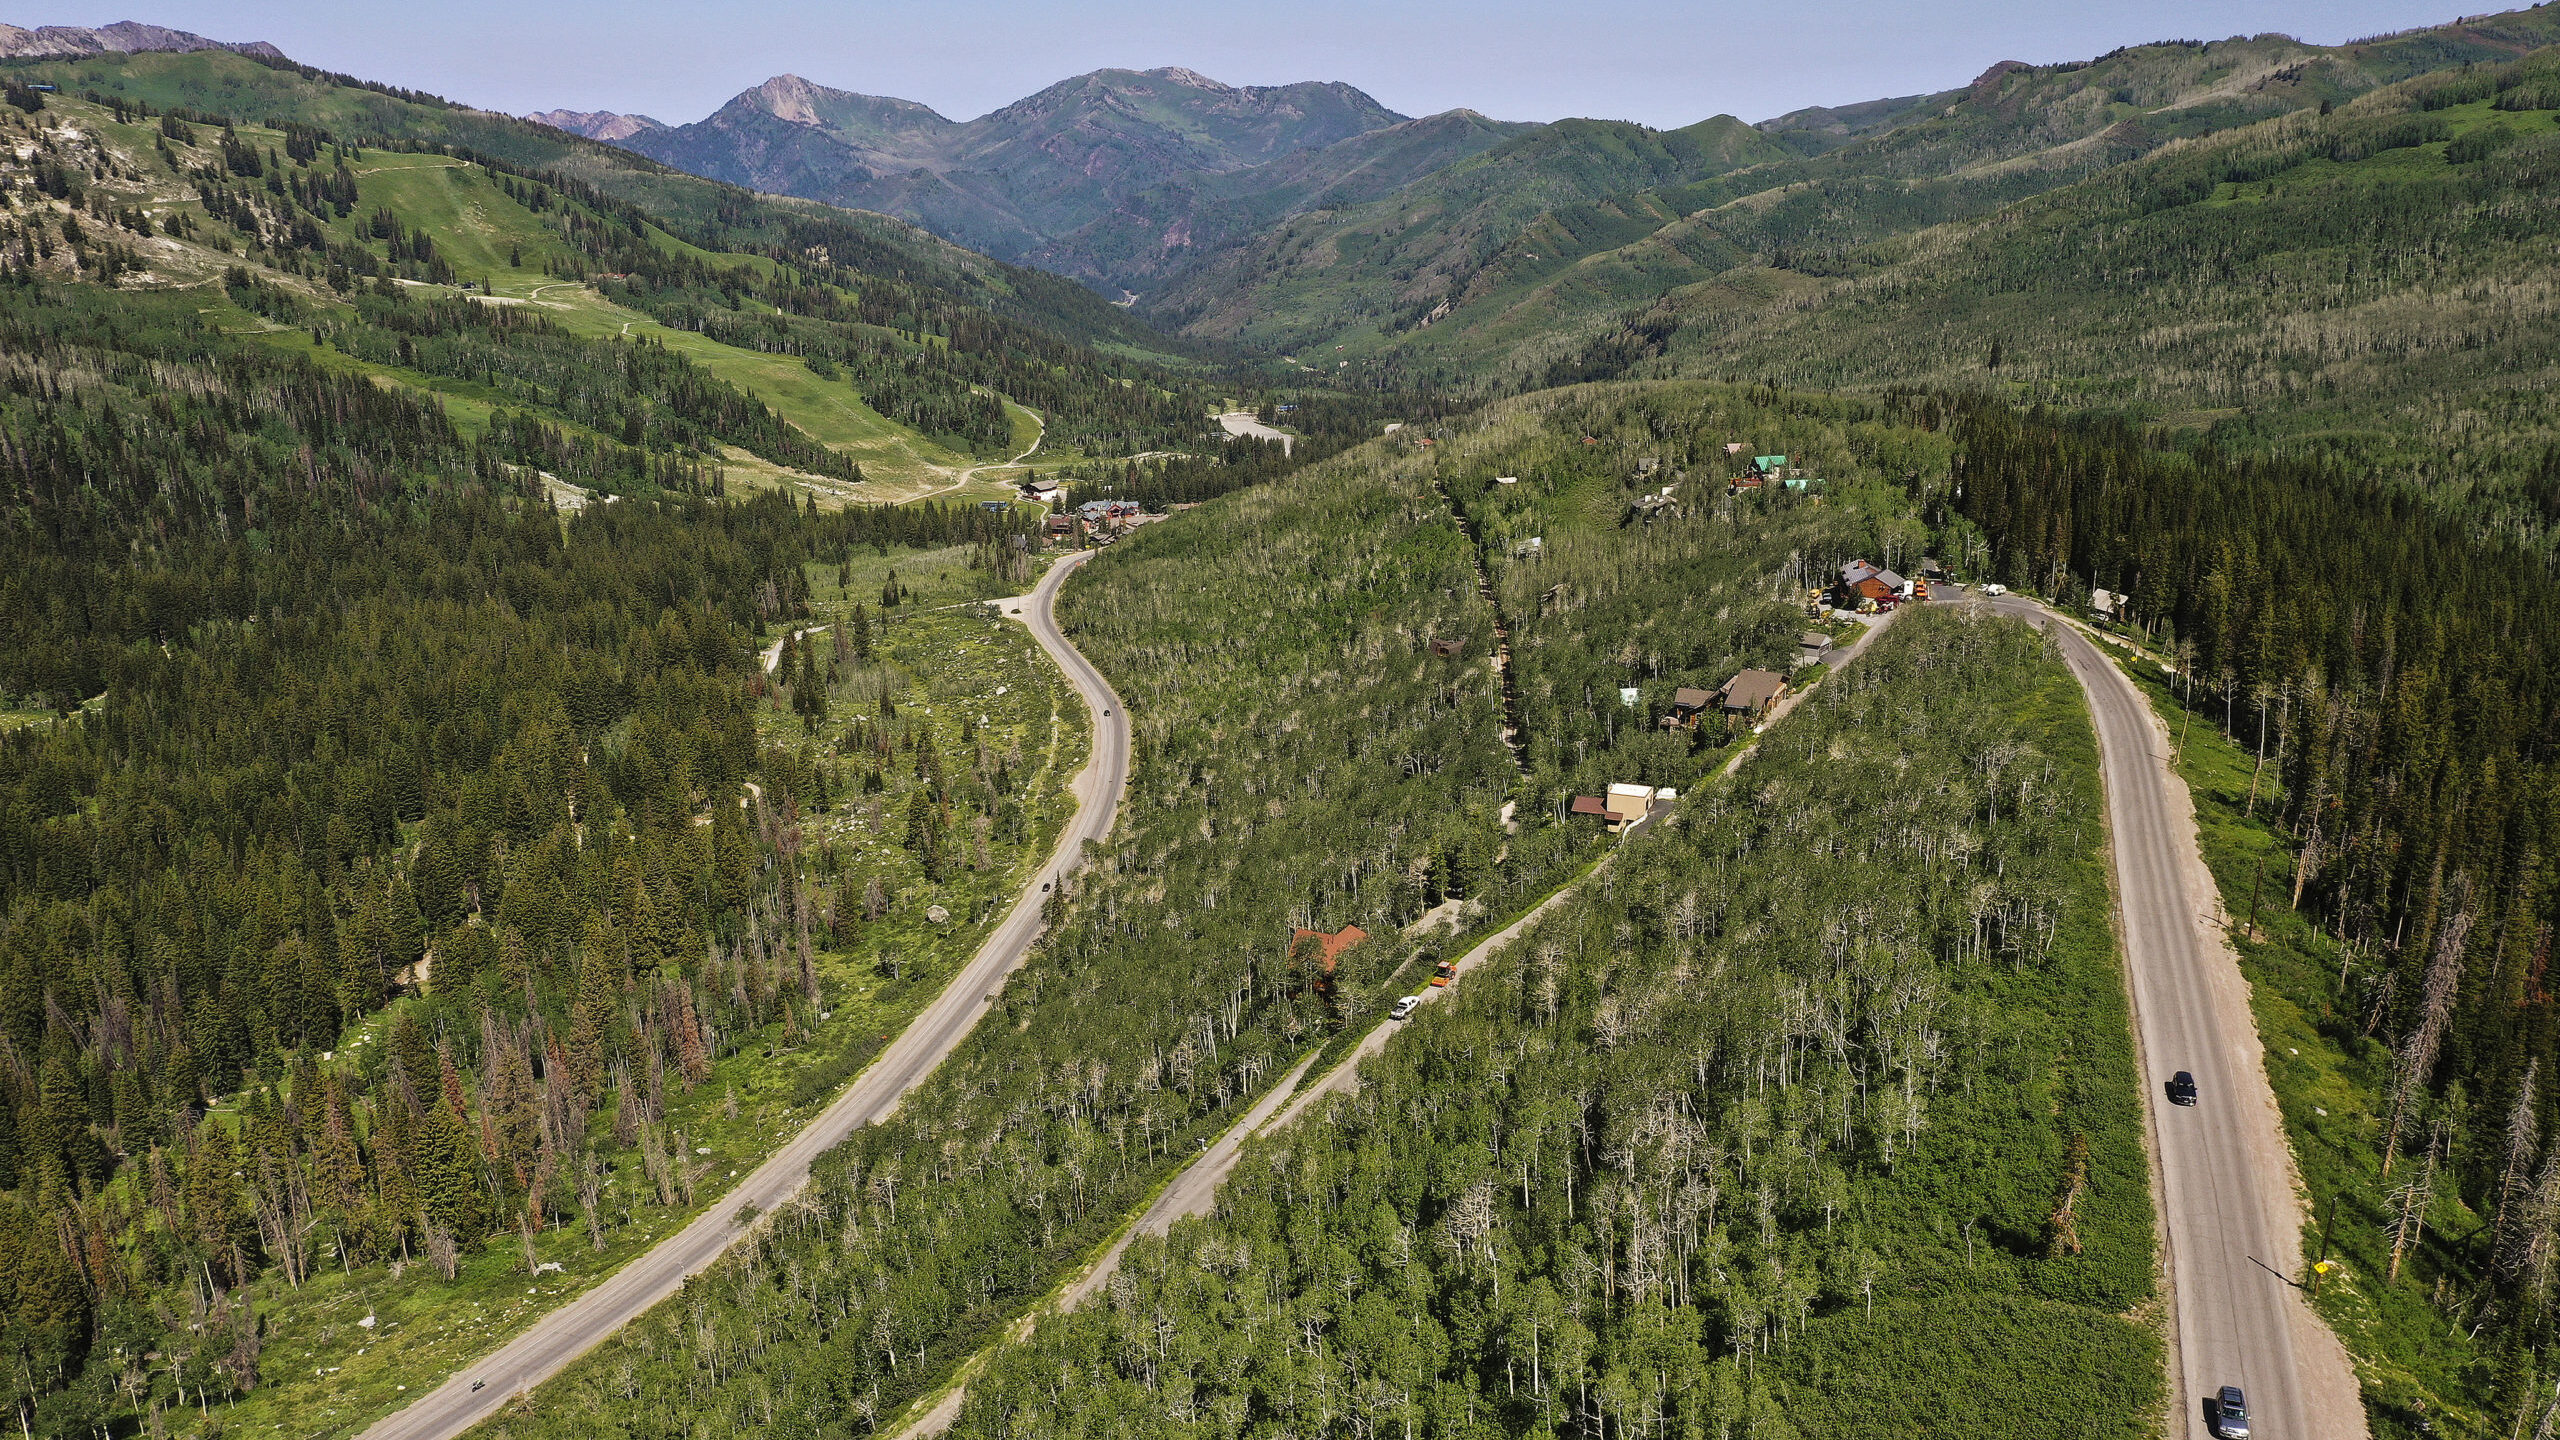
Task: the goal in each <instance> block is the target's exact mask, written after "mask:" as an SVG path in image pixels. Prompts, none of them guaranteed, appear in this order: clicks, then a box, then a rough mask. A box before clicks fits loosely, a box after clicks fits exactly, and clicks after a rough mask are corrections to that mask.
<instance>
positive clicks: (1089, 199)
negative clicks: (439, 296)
mask: <svg viewBox="0 0 2560 1440" xmlns="http://www.w3.org/2000/svg"><path fill="white" fill-rule="evenodd" d="M527 118H530V119H533V120H537V121H540V122H541V123H544V124H549V125H557V126H559V127H560V128H561V129H564V130H569V131H572V132H573V133H576V134H580V135H585V136H588V137H590V138H594V139H600V140H608V141H611V142H612V143H615V144H619V145H622V146H623V147H625V148H627V149H630V150H634V151H637V152H638V153H640V154H642V155H646V156H648V157H649V158H651V159H653V160H657V161H660V162H662V163H664V164H668V165H672V166H674V167H676V168H677V169H680V170H686V171H690V172H691V173H693V174H696V175H702V176H706V177H708V178H711V179H715V180H725V181H728V182H730V183H732V184H736V185H744V186H748V187H751V188H753V189H757V190H762V191H766V192H769V193H777V194H785V195H795V196H799V197H801V198H804V199H811V200H822V201H825V202H827V203H829V204H835V205H845V206H850V207H854V208H858V209H864V210H877V211H881V212H884V213H886V214H890V215H895V216H898V217H900V218H902V219H906V220H910V221H913V222H915V223H917V224H920V225H923V226H924V227H926V228H927V229H930V230H933V231H935V232H936V233H938V234H941V235H943V236H945V237H946V238H949V239H951V240H954V241H957V242H959V243H961V244H963V245H967V246H969V247H971V248H972V249H976V250H980V251H983V252H985V253H987V254H989V255H993V256H995V257H996V258H998V259H1004V260H1020V259H1023V258H1026V257H1028V256H1030V255H1031V254H1033V253H1035V252H1037V251H1039V250H1040V249H1041V248H1042V247H1044V246H1046V245H1049V244H1050V243H1051V242H1053V241H1054V240H1056V239H1057V238H1058V237H1060V236H1064V235H1067V234H1070V233H1072V232H1074V231H1076V230H1078V229H1080V228H1082V227H1084V226H1086V225H1090V224H1092V223H1094V222H1095V221H1097V220H1100V219H1101V218H1103V217H1104V216H1105V215H1107V214H1109V213H1110V212H1111V210H1112V209H1113V207H1115V206H1116V205H1118V204H1119V203H1120V202H1121V201H1122V200H1124V199H1127V198H1129V197H1131V196H1135V195H1138V194H1140V193H1142V192H1144V191H1147V190H1150V189H1152V188H1154V187H1157V186H1161V185H1166V184H1171V183H1179V182H1185V181H1196V180H1200V179H1204V178H1207V177H1211V176H1217V175H1223V174H1229V173H1232V172H1236V171H1240V170H1246V169H1250V168H1252V167H1254V166H1258V165H1264V164H1268V163H1270V162H1273V161H1277V160H1280V159H1283V158H1285V157H1287V156H1290V155H1294V154H1297V153H1299V152H1302V151H1307V150H1315V149H1322V148H1323V147H1326V146H1329V145H1334V144H1336V143H1338V142H1341V141H1343V140H1347V139H1351V138H1353V137H1356V136H1361V135H1366V134H1370V133H1373V132H1376V131H1380V130H1385V129H1388V128H1390V127H1392V126H1396V125H1399V124H1402V123H1404V122H1405V120H1406V118H1407V117H1405V116H1403V115H1399V114H1397V113H1396V112H1395V111H1393V110H1390V109H1388V108H1387V107H1386V106H1384V105H1381V104H1379V103H1378V102H1377V101H1376V100H1374V99H1371V98H1370V97H1369V96H1368V95H1366V94H1364V93H1362V92H1361V91H1359V90H1357V89H1355V88H1353V87H1352V86H1349V85H1345V84H1341V83H1338V82H1330V81H1309V82H1304V83H1300V84H1294V85H1227V84H1223V83H1221V82H1219V81H1216V80H1212V79H1210V78H1209V77H1208V76H1205V75H1202V74H1200V73H1198V72H1197V71H1193V70H1185V69H1181V68H1179V67H1167V68H1162V69H1156V70H1097V71H1095V72H1093V73H1092V74H1089V75H1079V76H1076V77H1074V78H1072V79H1068V80H1062V81H1060V82H1058V83H1057V84H1055V85H1052V86H1050V87H1048V88H1047V89H1045V90H1042V91H1040V92H1039V93H1038V94H1035V95H1031V96H1028V97H1026V98H1024V99H1021V100H1018V101H1015V102H1014V103H1013V104H1011V105H1007V106H1004V107H1003V108H1001V109H998V110H995V111H992V112H990V113H988V114H986V115H982V116H980V117H978V118H977V119H975V120H965V121H961V120H952V119H950V118H948V117H946V116H944V115H942V114H940V113H938V112H936V111H935V110H934V109H933V108H932V107H931V106H927V105H921V104H918V103H916V102H914V101H912V100H900V99H894V98H890V97H886V96H877V95H863V94H858V93H855V92H853V91H849V90H838V89H834V88H832V87H829V86H825V85H820V84H817V83H816V82H814V81H810V80H807V79H804V78H802V77H800V76H797V75H777V76H775V77H774V78H772V79H770V80H767V81H766V82H764V83H763V84H761V85H758V86H756V87H754V88H753V89H750V90H747V91H745V92H743V93H741V94H739V95H738V96H737V97H736V98H734V99H732V100H731V101H730V102H729V103H728V104H726V105H723V106H722V107H720V109H719V110H718V111H716V112H714V113H713V114H711V115H710V116H708V117H707V118H705V119H702V120H698V121H695V122H693V123H692V124H689V125H674V126H670V125H664V124H661V123H659V122H657V121H655V120H652V119H650V118H649V117H647V116H639V115H618V114H614V113H612V112H609V111H599V112H574V111H556V110H555V111H550V112H546V113H544V114H540V115H534V116H529V117H527Z"/></svg>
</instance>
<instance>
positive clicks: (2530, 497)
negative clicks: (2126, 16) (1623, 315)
mask: <svg viewBox="0 0 2560 1440" xmlns="http://www.w3.org/2000/svg"><path fill="white" fill-rule="evenodd" d="M2555 160H2560V51H2537V52H2535V53H2534V54H2533V55H2531V56H2529V57H2527V58H2525V59H2522V60H2519V61H2516V62H2513V63H2511V64H2507V65H2502V66H2481V67H2475V68H2472V69H2470V70H2468V71H2458V72H2452V73H2447V74H2443V75H2436V76H2428V77H2424V78H2421V79H2419V80H2415V81H2411V82H2409V83H2407V84H2405V85H2401V86H2396V87H2393V88H2391V89H2389V90H2385V91H2381V92H2378V93H2375V94H2372V95H2369V96H2367V97H2365V98H2363V99H2360V100H2357V101H2354V102H2352V103H2350V104H2347V105H2344V106H2340V107H2337V108H2336V109H2335V112H2334V113H2332V114H2327V115H2321V114H2317V113H2308V112H2306V113H2303V114H2300V115H2296V116H2292V117H2288V118H2286V119H2282V120H2277V121H2271V122H2267V123H2265V124H2262V125H2257V126H2252V127H2248V128H2246V129H2242V130H2238V131H2233V132H2230V133H2228V134H2224V135H2219V136H2214V137H2211V138H2209V139H2205V140H2201V141H2198V142H2195V143H2193V144H2190V145H2183V146H2177V147H2172V148H2171V149H2168V150H2165V151H2163V152H2161V153H2160V154H2158V155H2156V156H2153V157H2150V158H2148V159H2144V160H2141V161H2137V162H2134V163H2131V164H2128V165H2124V166H2121V167H2118V168H2116V169H2114V170H2110V171H2108V172H2106V173H2104V174H2101V175H2098V176H2095V177H2093V178H2091V179H2089V180H2087V181H2084V182H2082V183H2080V184H2077V185H2073V186H2070V187H2068V188H2066V189H2063V190H2061V191H2058V192H2056V193H2054V194H2053V195H2050V196H2046V197H2043V198H2040V199H2037V200H2032V201H2028V202H2024V203H2022V204H2019V205H2017V206H2014V207H2012V208H2010V209H2007V210H2004V211H2002V212H2000V213H1999V214H1998V215H1996V216H1993V217H1990V218H1988V219H1984V220H1981V221H1976V222H1969V223H1964V224H1958V225H1952V226H1946V227H1941V228H1938V229H1933V230H1928V231H1923V232H1921V233H1919V234H1917V235H1914V236H1911V237H1908V238H1905V239H1900V240H1892V241H1884V242H1880V243H1877V244H1874V245H1870V246H1863V247H1848V248H1843V249H1838V250H1816V249H1814V248H1813V247H1812V246H1811V245H1810V244H1808V245H1807V247H1806V248H1804V249H1801V250H1797V251H1795V252H1793V254H1792V255H1791V256H1790V258H1789V261H1788V264H1789V266H1790V267H1791V268H1786V269H1778V268H1747V269H1742V270H1737V271H1729V272H1727V273H1725V274H1723V275H1722V276H1720V277H1719V278H1716V279H1712V280H1708V281H1705V282H1703V283H1700V284H1696V285H1692V286H1689V287H1687V288H1685V289H1680V290H1675V291H1673V292H1671V293H1670V294H1669V295H1668V296H1667V297H1666V298H1665V299H1663V300H1662V301H1660V302H1658V303H1656V304H1654V305H1652V306H1650V307H1648V308H1646V309H1644V310H1642V311H1640V312H1636V313H1633V314H1631V315H1630V316H1629V318H1628V319H1627V321H1626V324H1625V326H1624V327H1623V328H1622V329H1620V330H1618V331H1616V332H1614V333H1612V334H1610V335H1608V336H1605V337H1603V338H1601V339H1600V340H1599V341H1597V342H1596V343H1595V344H1594V345H1593V346H1592V347H1591V348H1590V349H1589V350H1588V351H1586V352H1585V354H1584V355H1583V356H1582V357H1581V358H1580V359H1578V360H1576V361H1574V362H1571V363H1567V364H1562V365H1559V366H1557V367H1555V369H1556V373H1558V374H1583V373H1592V372H1612V373H1614V372H1617V371H1620V370H1627V369H1632V370H1633V371H1634V372H1636V373H1647V372H1651V371H1658V370H1681V369H1696V370H1701V371H1707V372H1712V373H1718V374H1725V373H1748V374H1753V375H1765V376H1769V377H1771V378H1774V379H1782V380H1793V381H1798V382H1803V383H1813V384H1823V385H1896V384H1935V385H1947V386H1965V387H1977V386H1990V387H1994V388H1996V389H2003V390H2008V391H2010V392H2011V393H2015V394H2018V395H2020V396H2024V397H2033V398H2035V399H2038V400H2041V401H2044V402H2046V403H2053V404H2063V405H2073V406H2084V407H2097V408H2106V409H2114V410H2119V411H2122V412H2125V413H2128V414H2130V415H2132V416H2135V417H2139V418H2150V419H2160V420H2166V421H2169V422H2171V423H2173V424H2179V425H2182V426H2189V427H2195V428H2200V429H2204V430H2206V431H2207V432H2208V433H2209V434H2210V435H2211V436H2212V437H2213V438H2214V439H2215V440H2216V442H2217V443H2219V444H2221V445H2224V446H2226V447H2229V448H2234V449H2267V450H2281V451H2283V452H2285V453H2288V454H2295V455H2324V456H2327V457H2330V458H2331V460H2332V461H2333V463H2335V464H2337V465H2339V466H2341V467H2346V468H2352V469H2360V470H2364V471H2367V472H2371V473H2378V474H2382V475H2386V476H2389V477H2392V478H2394V479H2400V480H2407V481H2414V482H2419V483H2420V484H2421V485H2422V487H2423V488H2425V489H2427V490H2428V491H2429V492H2430V493H2431V494H2434V495H2435V496H2436V497H2437V498H2439V499H2441V500H2444V501H2446V502H2448V503H2451V504H2455V505H2458V506H2460V507H2461V508H2463V509H2465V510H2467V511H2468V512H2470V513H2472V514H2474V515H2475V516H2477V517H2479V518H2480V519H2481V520H2482V521H2483V523H2488V524H2492V525H2495V526H2497V527H2498V528H2500V529H2502V530H2505V531H2507V532H2509V533H2518V532H2526V531H2542V530H2544V529H2545V528H2546V527H2547V526H2548V525H2549V524H2550V521H2551V517H2552V515H2553V514H2554V513H2555V512H2554V511H2553V509H2552V502H2551V500H2550V499H2549V498H2548V497H2547V496H2546V495H2545V494H2544V492H2545V491H2547V490H2549V489H2550V486H2551V481H2550V480H2549V479H2548V478H2546V476H2545V473H2544V472H2545V471H2546V470H2547V469H2548V465H2547V462H2546V459H2545V457H2546V455H2547V453H2548V452H2549V450H2550V448H2551V445H2552V443H2553V440H2554V438H2555V423H2554V418H2553V416H2552V415H2551V414H2550V413H2549V412H2548V408H2547V406H2546V404H2545V402H2544V401H2543V400H2542V398H2541V396H2542V393H2543V392H2544V391H2545V390H2546V389H2547V388H2548V386H2547V385H2546V384H2545V383H2544V382H2545V380H2546V379H2547V378H2548V377H2549V375H2550V374H2551V373H2552V367H2553V365H2554V363H2555V357H2554V354H2553V352H2552V349H2551V346H2550V343H2549V339H2550V336H2551V334H2552V333H2553V326H2552V324H2551V323H2550V320H2551V316H2550V309H2549V301H2548V299H2547V298H2546V297H2545V295H2544V291H2545V289H2546V286H2545V284H2544V277H2545V272H2546V270H2547V263H2548V260H2547V255H2546V253H2545V251H2546V242H2545V238H2544V237H2546V236H2547V234H2548V233H2549V231H2550V228H2551V216H2552V210H2551V204H2552V202H2551V169H2552V166H2553V165H2554V163H2555ZM1714 223H1715V222H1714V220H1713V218H1712V217H1701V218H1700V220H1699V221H1698V222H1697V229H1696V230H1695V231H1694V232H1693V233H1692V234H1690V235H1688V236H1685V237H1682V238H1680V239H1677V240H1675V239H1674V238H1673V237H1671V236H1670V235H1669V234H1668V232H1666V234H1665V235H1664V236H1662V237H1657V239H1658V242H1659V243H1660V244H1661V245H1662V246H1665V247H1669V248H1671V249H1676V248H1678V246H1680V245H1682V244H1686V243H1688V242H1689V241H1690V240H1697V239H1702V238H1703V237H1704V236H1706V235H1707V233H1708V232H1709V231H1710V230H1711V229H1712V228H1713V225H1714ZM1809 238H1810V237H1808V239H1809ZM1665 253H1667V252H1665ZM1636 263H1637V262H1636V260H1635V258H1634V257H1630V258H1629V267H1630V269H1631V270H1632V269H1633V268H1634V267H1635V265H1636ZM1648 268H1649V270H1650V273H1652V274H1654V275H1655V276H1656V277H1657V278H1658V276H1659V267H1648ZM1647 357H1651V358H1647Z"/></svg>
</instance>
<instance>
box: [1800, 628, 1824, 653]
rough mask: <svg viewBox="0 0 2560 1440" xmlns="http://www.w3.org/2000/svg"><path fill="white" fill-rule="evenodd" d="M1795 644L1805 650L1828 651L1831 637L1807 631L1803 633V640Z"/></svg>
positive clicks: (1815, 631) (1818, 632) (1816, 631)
mask: <svg viewBox="0 0 2560 1440" xmlns="http://www.w3.org/2000/svg"><path fill="white" fill-rule="evenodd" d="M1796 643H1797V644H1799V645H1802V646H1803V647H1804V648H1806V649H1807V650H1828V649H1830V648H1831V637H1830V636H1828V635H1825V634H1823V633H1822V632H1821V631H1819V630H1807V631H1806V632H1804V638H1803V639H1802V640H1799V641H1797V642H1796Z"/></svg>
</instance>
